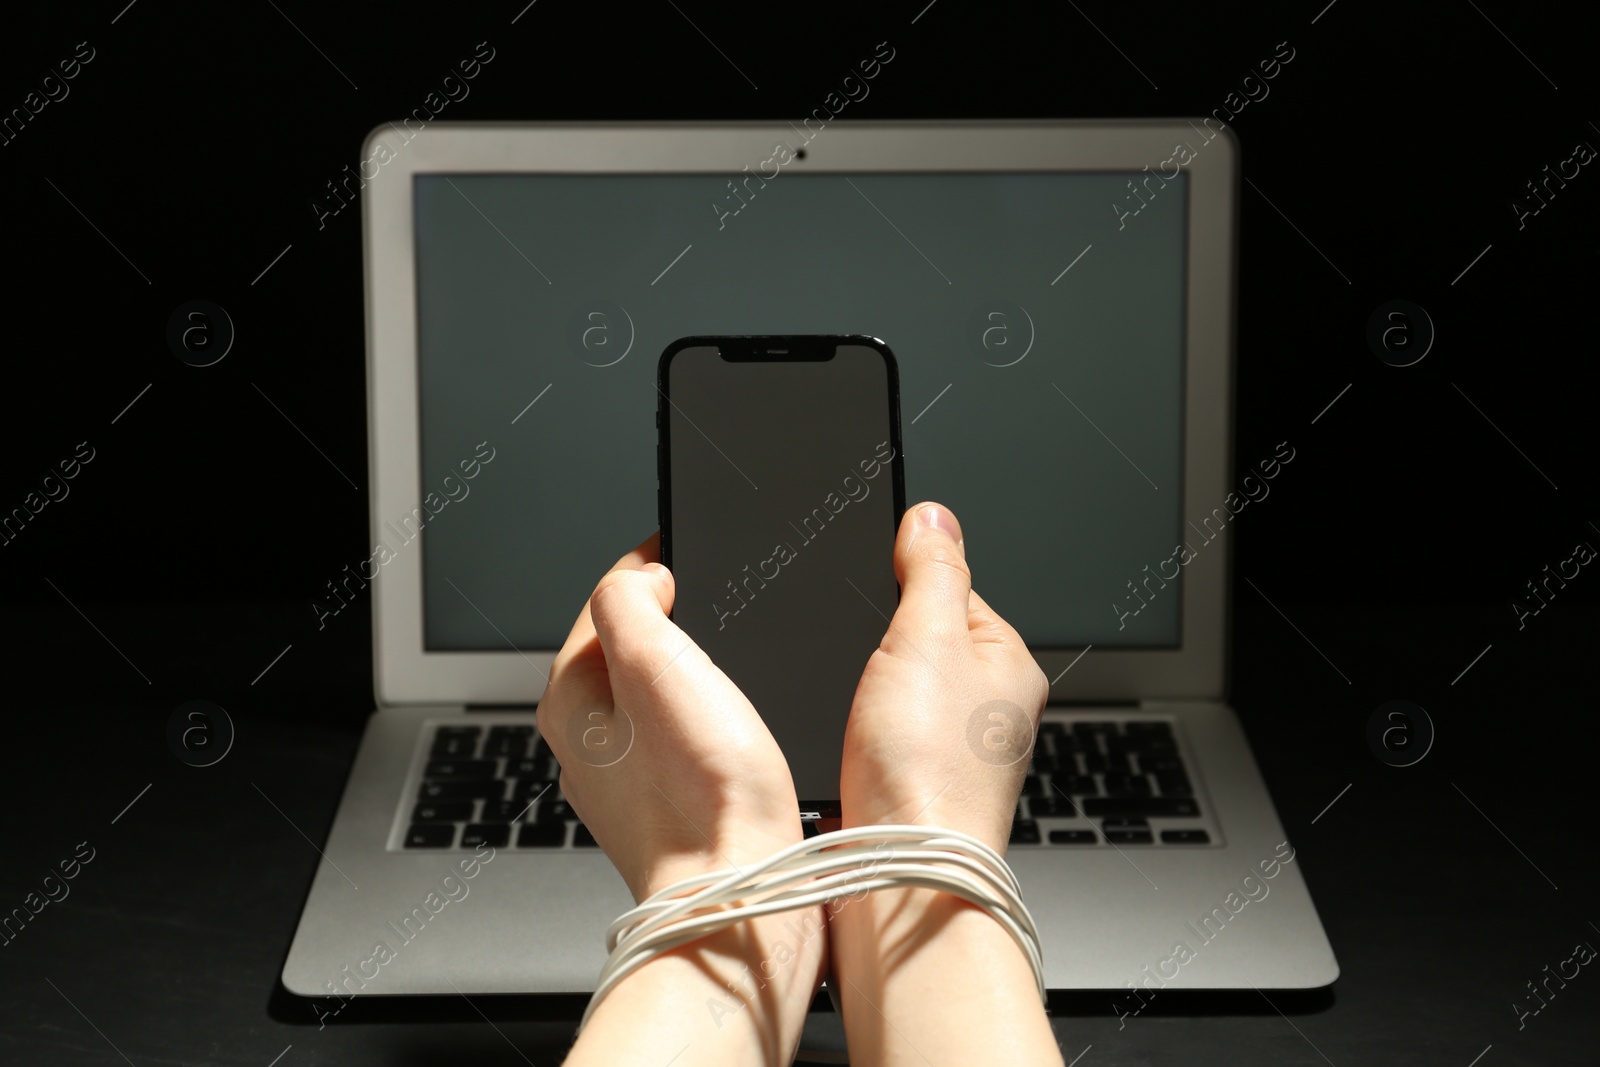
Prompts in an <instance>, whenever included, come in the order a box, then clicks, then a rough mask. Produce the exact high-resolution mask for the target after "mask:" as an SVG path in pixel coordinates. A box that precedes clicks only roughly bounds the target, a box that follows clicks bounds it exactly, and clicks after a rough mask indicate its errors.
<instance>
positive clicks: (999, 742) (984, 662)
mask: <svg viewBox="0 0 1600 1067" xmlns="http://www.w3.org/2000/svg"><path fill="white" fill-rule="evenodd" d="M894 569H895V575H896V577H898V578H899V580H900V589H901V593H900V605H899V607H898V608H897V609H896V611H895V613H894V618H893V619H892V620H891V621H890V623H889V629H888V632H887V633H886V634H884V637H883V640H882V641H881V642H880V643H879V645H878V648H877V650H876V651H874V652H873V653H872V657H871V658H870V659H869V660H868V661H867V667H866V671H865V672H864V673H863V674H862V676H861V682H860V684H859V685H858V686H857V688H856V695H855V702H854V704H853V706H852V707H851V709H850V721H849V726H848V727H847V728H846V731H845V740H844V757H843V766H842V770H841V773H840V782H839V790H840V800H841V808H842V809H843V825H844V826H845V827H852V826H866V825H872V824H875V823H921V824H929V825H937V826H943V827H947V828H949V829H952V830H960V831H962V832H964V833H968V834H971V835H972V836H974V837H976V838H978V839H979V840H980V841H984V842H986V843H987V844H989V845H990V846H992V847H993V848H994V849H995V850H996V851H998V852H1000V853H1002V854H1003V853H1004V852H1005V849H1006V841H1007V839H1008V837H1009V836H1010V831H1011V818H1012V812H1013V811H1014V810H1015V809H1016V806H1017V794H1018V793H1019V791H1020V790H1021V786H1022V778H1023V776H1024V775H1025V774H1026V773H1027V767H1028V756H1029V753H1030V751H1031V747H1032V743H1033V738H1034V733H1035V731H1036V730H1037V728H1038V724H1039V715H1040V712H1041V711H1042V710H1043V708H1044V704H1045V701H1046V700H1047V699H1048V697H1049V694H1050V686H1049V683H1048V682H1047V681H1046V680H1045V676H1044V672H1043V671H1042V670H1040V668H1039V665H1038V664H1037V663H1036V662H1034V659H1033V656H1032V655H1031V654H1030V653H1029V652H1028V648H1027V646H1026V645H1025V644H1024V643H1023V641H1022V638H1021V637H1020V636H1019V635H1018V634H1017V631H1016V630H1015V629H1013V628H1012V627H1011V625H1010V624H1009V623H1007V622H1006V621H1005V620H1004V619H1002V618H1000V616H999V615H997V614H995V612H994V610H993V609H992V608H990V607H989V605H988V604H986V603H985V602H984V600H983V598H982V597H980V596H979V595H978V594H977V593H976V592H974V591H973V590H972V572H971V570H970V569H969V568H968V567H967V559H966V548H965V543H964V540H963V538H962V535H961V527H960V526H959V525H958V524H957V522H956V519H955V516H954V515H953V514H951V512H950V511H949V509H948V508H945V507H944V506H942V505H940V504H934V503H923V504H919V505H917V506H915V507H913V508H910V509H908V510H907V511H906V513H905V515H904V516H903V517H902V518H901V521H900V530H899V534H898V535H897V536H896V538H895V544H894Z"/></svg>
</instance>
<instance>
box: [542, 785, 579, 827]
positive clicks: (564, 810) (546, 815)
mask: <svg viewBox="0 0 1600 1067" xmlns="http://www.w3.org/2000/svg"><path fill="white" fill-rule="evenodd" d="M551 797H554V798H555V799H553V800H552V799H551ZM577 817H578V816H577V813H576V812H574V811H573V810H572V805H571V804H568V803H567V802H566V801H565V800H563V799H561V797H560V796H558V795H557V794H556V793H554V792H551V793H550V795H549V796H547V797H545V798H544V799H543V800H541V801H539V806H538V807H537V808H535V809H534V819H533V821H534V822H566V821H567V820H568V819H576V818H577Z"/></svg>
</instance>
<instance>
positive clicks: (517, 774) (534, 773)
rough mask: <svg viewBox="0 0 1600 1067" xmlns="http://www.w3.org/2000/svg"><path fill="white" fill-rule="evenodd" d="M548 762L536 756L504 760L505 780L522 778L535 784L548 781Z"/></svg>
mask: <svg viewBox="0 0 1600 1067" xmlns="http://www.w3.org/2000/svg"><path fill="white" fill-rule="evenodd" d="M549 774H550V761H549V760H548V759H542V758H540V757H538V756H529V757H527V758H525V759H508V760H506V773H505V775H504V777H506V778H522V779H527V780H531V781H535V782H543V781H548V780H549Z"/></svg>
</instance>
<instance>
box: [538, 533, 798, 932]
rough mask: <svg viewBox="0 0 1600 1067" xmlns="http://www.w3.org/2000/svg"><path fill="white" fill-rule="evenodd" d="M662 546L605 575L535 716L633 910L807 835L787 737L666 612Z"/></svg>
mask: <svg viewBox="0 0 1600 1067" xmlns="http://www.w3.org/2000/svg"><path fill="white" fill-rule="evenodd" d="M660 544H661V541H660V535H659V534H652V535H651V536H650V537H648V538H646V539H645V541H644V542H643V543H642V544H640V545H639V546H638V547H637V548H635V549H634V550H633V551H632V552H629V553H628V554H627V555H625V556H623V557H622V559H620V560H618V561H617V565H616V566H615V567H613V568H612V569H611V570H610V571H609V572H608V573H607V574H606V575H605V576H604V577H603V578H601V579H600V583H599V585H597V586H596V587H595V590H594V594H593V595H592V596H591V597H590V598H589V602H588V603H587V604H586V605H585V606H584V609H583V611H582V612H581V613H580V614H579V615H578V621H577V623H576V624H574V625H573V627H572V632H571V633H570V634H569V635H568V636H567V641H566V644H565V645H563V646H562V648H561V651H560V652H559V653H557V655H556V658H555V663H554V665H553V666H552V668H551V671H550V683H549V686H548V688H547V689H546V690H545V696H544V699H543V700H542V701H540V702H539V707H538V712H537V716H538V723H539V732H540V734H542V735H543V736H544V739H545V741H546V742H547V743H548V744H549V745H550V748H551V750H552V751H554V752H555V755H556V760H557V761H558V762H559V763H560V764H561V791H562V792H563V793H564V794H565V795H566V798H567V800H568V801H569V802H570V803H571V804H572V807H573V810H574V811H575V812H576V813H577V815H578V817H579V818H580V819H581V820H582V821H583V824H584V825H585V826H587V827H588V828H589V830H590V832H591V833H593V834H594V837H595V840H596V841H598V842H599V844H600V847H601V848H602V849H604V850H605V853H606V855H607V856H609V857H610V858H611V861H612V863H614V864H616V867H617V870H618V871H620V872H621V874H622V877H623V879H624V880H625V881H626V882H627V884H628V888H629V890H631V891H632V893H633V896H634V899H635V900H636V901H637V900H643V899H644V898H645V897H647V896H649V895H650V894H652V893H654V892H655V891H656V890H658V889H661V888H663V887H664V886H666V885H669V884H671V883H673V882H676V881H678V880H680V879H683V878H686V877H689V876H691V875H696V874H702V873H704V872H706V871H710V870H717V869H723V868H727V867H738V866H743V865H745V864H747V863H751V862H754V861H758V860H761V859H764V858H766V857H767V856H769V855H771V854H772V853H774V852H776V851H778V850H779V849H782V848H786V847H787V846H789V845H792V844H794V843H795V842H797V841H799V840H801V829H800V814H799V812H800V805H799V801H798V800H797V799H796V797H795V790H794V781H793V779H792V777H791V776H790V774H789V765H788V763H787V762H786V761H785V760H784V758H783V753H782V752H781V751H780V750H779V748H778V744H777V742H776V741H774V740H773V738H772V734H771V733H770V732H769V731H768V730H767V727H766V724H765V723H763V722H762V721H761V717H760V716H759V715H757V714H756V709H755V708H754V707H753V706H752V705H751V704H750V701H749V700H747V699H746V698H745V695H744V694H743V693H742V692H740V691H739V687H738V686H736V685H734V684H733V682H732V681H731V680H730V679H729V678H728V676H727V675H725V674H723V673H722V671H721V670H720V669H719V668H718V667H717V666H716V664H714V663H712V662H711V657H709V656H708V655H706V653H705V652H704V651H702V650H701V649H700V647H699V646H698V645H696V644H695V643H694V642H693V641H691V640H690V639H689V637H688V635H687V634H685V633H684V632H683V631H682V630H681V629H679V628H678V626H677V624H676V623H674V622H673V621H672V620H671V619H669V618H668V617H667V613H668V612H669V611H671V610H672V604H673V595H674V589H675V586H674V583H673V578H672V574H671V572H669V571H668V570H667V568H666V567H664V566H662V565H661V564H660V562H658V561H659V559H660Z"/></svg>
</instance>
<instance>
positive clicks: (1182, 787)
mask: <svg viewBox="0 0 1600 1067" xmlns="http://www.w3.org/2000/svg"><path fill="white" fill-rule="evenodd" d="M1156 785H1158V786H1160V787H1161V795H1162V796H1165V797H1192V796H1194V786H1193V785H1191V784H1190V783H1189V776H1188V775H1187V774H1184V773H1183V772H1182V771H1160V772H1158V773H1157V774H1156Z"/></svg>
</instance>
